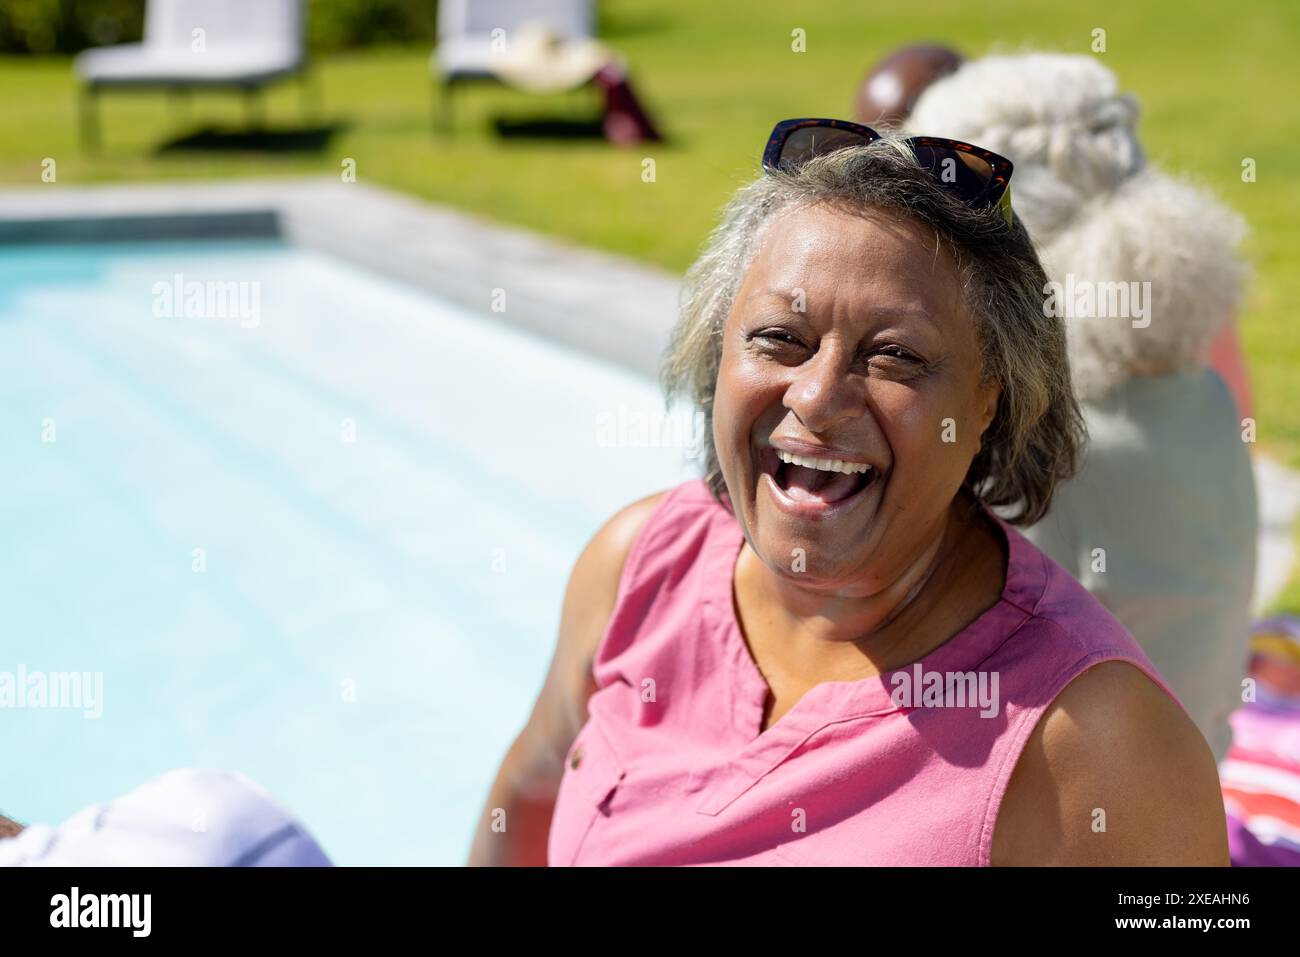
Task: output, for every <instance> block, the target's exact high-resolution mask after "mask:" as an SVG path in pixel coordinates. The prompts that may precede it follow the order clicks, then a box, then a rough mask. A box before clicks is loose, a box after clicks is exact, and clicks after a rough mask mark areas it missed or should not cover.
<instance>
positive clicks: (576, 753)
mask: <svg viewBox="0 0 1300 957" xmlns="http://www.w3.org/2000/svg"><path fill="white" fill-rule="evenodd" d="M581 763H582V748H574V749H573V754H571V755H570V756H569V767H571V768H573V769H574V770H575V771H576V770H577V769H578V765H579V764H581Z"/></svg>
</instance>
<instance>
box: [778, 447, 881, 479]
mask: <svg viewBox="0 0 1300 957" xmlns="http://www.w3.org/2000/svg"><path fill="white" fill-rule="evenodd" d="M776 454H777V456H778V457H779V458H780V459H781V461H782V462H787V463H789V464H790V465H802V466H803V467H804V468H806V469H818V470H819V471H822V472H848V473H849V474H853V473H854V472H866V471H867V470H868V469H870V468H871V466H870V465H866V464H864V463H862V462H845V461H843V460H842V459H814V458H809V457H808V456H806V455H793V454H791V453H790V452H784V451H782V450H781V449H777V450H776Z"/></svg>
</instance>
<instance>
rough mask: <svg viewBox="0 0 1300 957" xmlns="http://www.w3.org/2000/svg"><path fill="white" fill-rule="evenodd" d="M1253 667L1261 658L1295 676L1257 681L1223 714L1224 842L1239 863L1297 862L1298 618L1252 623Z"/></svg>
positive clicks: (1299, 831) (1255, 670) (1299, 766)
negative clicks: (1251, 694)
mask: <svg viewBox="0 0 1300 957" xmlns="http://www.w3.org/2000/svg"><path fill="white" fill-rule="evenodd" d="M1254 635H1255V637H1254V640H1253V641H1252V643H1251V649H1252V652H1253V654H1254V658H1253V661H1252V673H1254V674H1259V673H1260V670H1259V668H1258V667H1256V666H1258V665H1259V664H1260V662H1261V658H1267V659H1268V660H1267V667H1268V669H1269V674H1270V675H1271V676H1273V677H1275V678H1276V677H1277V676H1279V675H1282V676H1283V677H1285V676H1286V675H1287V674H1288V673H1289V672H1290V669H1296V671H1295V674H1296V675H1297V680H1296V681H1294V682H1288V685H1289V687H1286V688H1279V687H1277V686H1276V685H1273V684H1266V683H1265V681H1264V680H1263V678H1262V677H1261V678H1259V679H1258V684H1257V686H1256V692H1255V693H1256V700H1255V701H1252V702H1249V703H1248V704H1246V705H1243V706H1242V707H1241V708H1238V709H1237V710H1236V711H1235V712H1233V713H1232V715H1231V716H1230V717H1229V718H1228V721H1229V723H1230V724H1231V725H1232V736H1233V743H1232V747H1231V748H1230V749H1229V750H1228V753H1227V755H1225V756H1224V759H1223V762H1222V763H1221V764H1220V765H1219V780H1220V782H1221V784H1222V787H1223V804H1224V809H1225V810H1226V812H1227V817H1228V846H1229V852H1230V855H1231V859H1232V863H1233V865H1234V866H1238V867H1261V866H1263V867H1279V866H1280V867H1300V695H1296V694H1294V693H1293V689H1294V688H1295V687H1297V686H1300V620H1297V619H1294V618H1280V619H1272V620H1270V621H1267V622H1261V623H1259V624H1258V625H1256V626H1255V628H1254Z"/></svg>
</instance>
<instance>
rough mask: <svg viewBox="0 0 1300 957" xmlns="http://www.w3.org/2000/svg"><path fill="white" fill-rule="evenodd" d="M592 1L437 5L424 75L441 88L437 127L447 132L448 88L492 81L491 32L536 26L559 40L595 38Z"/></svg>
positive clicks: (447, 1) (487, 0) (459, 0)
mask: <svg viewBox="0 0 1300 957" xmlns="http://www.w3.org/2000/svg"><path fill="white" fill-rule="evenodd" d="M594 6H595V5H594V2H593V0H439V3H438V46H437V48H436V49H435V50H434V51H433V56H432V58H431V59H430V61H429V71H430V73H432V74H433V77H434V79H435V80H436V81H437V82H438V84H439V85H440V87H441V97H440V99H441V105H442V109H441V117H440V119H441V122H442V125H443V127H444V128H445V129H447V130H450V129H451V120H452V97H453V87H455V86H456V85H458V84H461V83H463V82H465V81H472V80H492V81H495V80H496V76H495V74H493V72H492V71H491V69H489V63H490V62H491V59H492V56H493V31H495V30H498V29H500V30H504V31H505V34H506V36H509V34H510V32H511V31H513V30H514V29H516V28H517V27H519V26H521V25H522V24H524V23H527V22H529V21H541V22H543V23H545V24H546V25H547V26H549V27H550V28H551V29H552V30H554V31H555V33H556V34H557V35H558V36H560V37H562V38H564V39H574V40H577V39H590V38H592V37H594V36H595V29H596V23H595V21H596V17H595V9H594Z"/></svg>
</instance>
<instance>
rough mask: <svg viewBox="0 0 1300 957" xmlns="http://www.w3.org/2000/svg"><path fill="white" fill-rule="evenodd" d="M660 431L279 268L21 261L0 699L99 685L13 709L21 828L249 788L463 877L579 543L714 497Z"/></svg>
mask: <svg viewBox="0 0 1300 957" xmlns="http://www.w3.org/2000/svg"><path fill="white" fill-rule="evenodd" d="M178 274H179V275H180V277H181V278H180V279H177V275H178ZM232 281H233V282H236V283H247V284H248V285H246V286H244V287H242V290H243V292H244V294H245V295H244V299H243V300H239V299H237V298H236V299H232V300H230V301H228V302H227V304H226V307H225V311H224V312H223V311H222V307H221V303H220V300H207V299H204V300H203V301H202V302H198V301H197V300H195V301H194V303H195V308H187V307H186V305H185V295H186V289H187V286H186V284H191V283H195V282H198V283H227V282H232ZM189 288H190V289H193V288H194V287H192V286H190V287H189ZM198 288H200V289H203V290H207V289H210V288H213V287H211V286H200V287H198ZM254 290H256V299H254V298H253V295H254V293H253V291H254ZM168 303H170V305H171V306H173V307H179V308H178V309H176V308H174V309H173V313H172V315H170V316H168V315H166V311H167V304H168ZM486 305H487V303H486V302H485V306H486ZM254 307H255V308H254ZM661 415H662V401H661V399H660V398H659V395H658V393H657V391H656V389H655V387H654V384H653V383H652V382H650V381H649V380H645V379H641V378H638V377H636V376H634V375H631V374H629V373H626V372H624V371H622V370H620V369H617V368H614V367H612V366H608V365H605V364H602V363H600V362H597V361H594V360H592V359H590V358H587V357H585V356H580V355H578V354H576V353H574V352H572V351H569V350H566V349H562V348H558V347H556V346H553V345H551V344H549V343H547V342H544V341H542V340H540V339H538V338H534V337H531V336H528V335H525V334H521V333H518V332H515V331H513V330H511V329H509V328H507V327H505V326H503V325H501V324H499V323H496V322H493V321H491V319H489V318H486V317H481V316H476V315H473V314H470V313H468V312H466V311H465V310H463V309H460V308H458V307H456V306H453V305H451V304H449V303H446V302H442V301H439V300H437V299H435V298H432V297H430V296H428V295H426V294H425V293H423V292H420V291H417V290H414V289H411V288H408V287H406V286H403V285H401V284H398V283H394V282H390V281H387V280H384V279H381V278H378V277H376V276H374V275H372V274H369V273H367V272H365V271H363V270H360V269H358V268H355V267H352V266H349V265H347V264H345V263H342V262H339V261H336V260H333V259H330V258H327V257H325V256H323V255H320V254H317V253H314V252H310V251H305V250H301V249H297V248H293V247H291V246H287V245H283V244H280V243H276V242H271V241H267V242H242V243H237V244H232V243H200V242H189V243H169V244H148V245H104V246H75V247H74V246H68V247H33V248H30V249H0V462H2V463H3V475H4V480H3V481H4V484H3V489H2V491H0V536H2V537H0V541H3V545H0V672H6V671H7V672H10V673H13V674H16V673H17V671H18V669H19V668H20V667H21V668H25V669H27V671H28V672H32V671H40V672H45V673H53V672H72V671H77V672H91V673H94V672H98V673H102V676H103V700H102V714H101V715H100V716H99V717H97V718H95V717H86V716H85V715H84V714H83V713H82V712H81V711H80V710H71V709H54V708H35V707H26V708H16V707H8V708H4V709H0V755H2V757H0V809H3V810H4V811H5V812H7V813H8V814H10V815H11V816H14V817H17V818H19V819H21V820H26V821H29V822H30V821H41V822H45V823H56V822H58V821H60V820H62V819H63V818H65V817H66V816H67V815H69V814H71V813H72V812H74V811H75V810H77V809H78V808H80V807H83V806H85V805H88V804H92V803H97V802H100V801H104V800H107V799H109V798H111V797H114V796H116V795H119V794H121V793H123V792H125V791H127V790H129V789H130V788H132V787H134V786H135V785H137V784H139V783H141V782H143V781H144V780H146V779H147V778H149V777H152V776H154V775H156V774H158V773H160V772H162V771H164V770H166V769H169V768H174V767H220V768H230V769H235V770H239V771H243V772H244V773H246V774H248V775H250V776H251V777H253V778H254V779H256V780H257V781H259V782H261V783H262V784H263V785H264V786H266V787H267V788H268V789H269V790H270V791H271V792H272V793H273V794H274V795H276V796H277V797H278V798H279V799H280V800H282V801H283V802H284V803H285V804H286V805H288V806H289V807H290V808H292V809H293V810H294V811H295V812H296V813H297V814H298V815H299V816H300V817H301V819H302V820H303V821H304V822H305V823H306V824H307V825H308V827H309V828H310V829H311V830H312V831H313V832H314V833H315V834H316V835H317V837H318V838H319V839H320V841H321V843H322V845H323V846H324V847H325V849H326V851H327V852H328V853H329V854H330V855H331V857H332V858H333V859H334V860H335V861H336V862H338V863H341V864H365V863H373V864H458V863H461V862H463V860H464V858H465V856H466V854H467V853H468V849H469V843H470V839H471V831H472V828H473V825H474V823H475V820H476V817H477V815H478V813H479V810H480V808H481V806H482V803H483V801H484V799H485V797H486V793H487V787H488V785H489V783H490V780H491V777H492V775H493V773H494V772H495V770H496V767H497V765H498V763H499V761H500V759H501V757H502V755H503V753H504V751H505V748H506V747H507V746H508V744H509V742H510V741H511V739H512V738H513V736H514V735H515V734H516V733H517V731H518V730H519V728H520V727H521V726H522V723H523V722H524V720H525V719H526V717H527V715H528V713H529V710H530V709H531V706H532V703H533V700H534V698H535V696H536V693H537V691H538V689H539V687H540V685H541V680H542V676H543V674H544V672H545V669H546V666H547V664H548V662H549V660H550V655H551V652H552V650H553V647H554V640H555V630H556V625H557V623H558V620H559V610H560V602H561V597H562V593H563V588H564V584H565V582H566V580H567V577H568V572H569V570H570V568H571V566H572V563H573V560H574V559H575V558H576V556H577V554H578V552H579V550H580V549H581V547H582V545H583V543H584V542H585V541H586V540H587V538H589V537H590V535H591V533H592V532H593V531H594V530H595V529H596V528H597V527H598V525H599V524H600V522H601V521H602V520H603V519H604V518H606V517H607V516H608V515H609V514H611V513H612V512H613V511H615V510H616V509H617V508H619V507H620V506H622V505H623V504H626V503H627V502H628V501H630V500H632V499H634V498H636V497H639V496H641V495H645V494H648V493H649V492H652V491H654V490H657V489H661V488H665V487H667V486H670V485H673V484H676V483H677V482H679V481H681V480H683V479H684V478H687V477H689V476H690V475H691V474H693V473H692V471H691V468H690V466H689V465H688V463H687V460H686V452H685V451H684V449H683V448H681V447H680V445H681V443H677V444H676V445H674V443H673V441H672V439H673V437H674V436H676V437H681V436H682V435H684V434H685V433H686V432H688V431H689V428H688V426H689V423H686V422H685V421H684V420H682V419H681V418H678V419H676V420H675V423H674V427H673V428H670V429H667V430H666V431H660V432H656V431H655V430H654V429H653V428H650V429H649V430H647V429H645V428H639V427H638V426H644V425H645V424H646V423H651V424H652V425H653V423H655V422H656V421H657V419H658V417H660V416H661Z"/></svg>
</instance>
